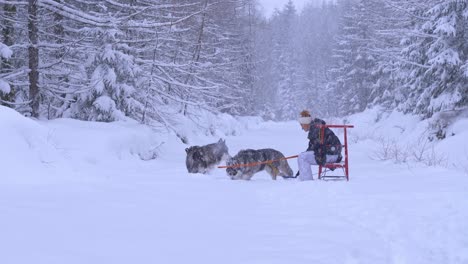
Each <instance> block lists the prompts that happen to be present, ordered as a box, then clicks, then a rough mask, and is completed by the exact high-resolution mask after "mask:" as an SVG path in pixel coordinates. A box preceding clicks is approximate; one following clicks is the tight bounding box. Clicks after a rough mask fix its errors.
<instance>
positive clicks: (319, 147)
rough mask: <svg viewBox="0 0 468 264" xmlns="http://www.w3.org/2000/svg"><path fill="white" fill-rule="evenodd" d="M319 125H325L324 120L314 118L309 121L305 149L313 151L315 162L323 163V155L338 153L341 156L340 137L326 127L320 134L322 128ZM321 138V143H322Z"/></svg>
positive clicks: (324, 159) (324, 158)
mask: <svg viewBox="0 0 468 264" xmlns="http://www.w3.org/2000/svg"><path fill="white" fill-rule="evenodd" d="M320 125H325V121H323V120H321V119H318V118H315V119H314V120H313V121H312V123H310V130H309V135H308V136H307V138H308V139H309V147H308V148H307V151H313V152H314V155H315V161H316V162H317V164H320V165H323V164H325V161H326V157H325V155H339V156H341V148H342V145H341V142H340V139H339V138H338V137H337V136H336V135H335V133H333V131H331V129H330V128H328V127H326V128H325V130H323V131H324V133H323V134H324V135H322V128H320V127H319V126H320ZM322 138H323V144H322Z"/></svg>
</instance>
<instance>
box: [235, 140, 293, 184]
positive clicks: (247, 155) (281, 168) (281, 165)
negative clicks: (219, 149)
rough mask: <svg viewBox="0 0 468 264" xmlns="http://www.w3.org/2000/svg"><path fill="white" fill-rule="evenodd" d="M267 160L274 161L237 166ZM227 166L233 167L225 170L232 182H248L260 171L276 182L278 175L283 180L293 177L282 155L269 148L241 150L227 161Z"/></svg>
mask: <svg viewBox="0 0 468 264" xmlns="http://www.w3.org/2000/svg"><path fill="white" fill-rule="evenodd" d="M269 160H274V162H272V163H267V164H259V165H253V166H239V165H246V164H250V165H251V164H254V163H258V162H264V161H269ZM227 166H233V167H228V168H227V169H226V172H227V174H228V176H229V177H230V178H231V179H232V180H250V178H252V176H253V175H254V174H255V173H257V172H260V171H262V170H265V171H266V172H267V173H268V174H270V176H271V178H272V179H273V180H276V177H277V176H278V175H279V176H282V177H284V178H289V177H291V176H293V171H292V169H291V167H289V164H288V161H287V160H286V159H284V155H283V154H282V153H281V152H279V151H278V150H274V149H269V148H268V149H258V150H255V149H244V150H241V151H239V153H237V155H235V156H234V157H232V158H229V159H228V160H227Z"/></svg>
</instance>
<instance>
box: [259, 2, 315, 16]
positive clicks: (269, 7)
mask: <svg viewBox="0 0 468 264" xmlns="http://www.w3.org/2000/svg"><path fill="white" fill-rule="evenodd" d="M321 1H322V0H293V3H294V5H295V6H296V8H297V10H298V11H300V10H302V8H303V7H304V6H305V4H306V3H312V2H321ZM258 2H259V3H260V5H261V6H262V7H263V8H262V10H263V12H264V13H265V15H266V16H267V17H269V16H270V15H271V14H272V13H273V10H275V8H278V9H282V8H283V7H284V6H285V5H286V3H287V2H288V0H259V1H258Z"/></svg>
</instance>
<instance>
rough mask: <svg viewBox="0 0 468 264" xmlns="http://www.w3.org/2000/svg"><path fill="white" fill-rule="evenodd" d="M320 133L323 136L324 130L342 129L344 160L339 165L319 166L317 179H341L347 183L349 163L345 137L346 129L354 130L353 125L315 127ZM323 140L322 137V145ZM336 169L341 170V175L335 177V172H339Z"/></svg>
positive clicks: (346, 137)
mask: <svg viewBox="0 0 468 264" xmlns="http://www.w3.org/2000/svg"><path fill="white" fill-rule="evenodd" d="M317 127H319V128H320V129H321V130H322V131H321V132H322V133H321V134H322V135H325V128H326V127H328V128H343V129H344V133H343V135H344V144H343V145H342V147H343V148H344V160H343V161H342V162H340V163H325V164H324V165H319V171H318V178H319V179H323V180H341V179H346V181H349V162H348V135H347V132H348V131H347V129H348V128H354V126H353V125H317ZM324 140H325V139H324V138H323V137H322V144H323V143H324ZM338 168H341V169H342V170H341V171H342V172H343V173H342V175H337V171H338V172H339V171H340V170H336V169H338Z"/></svg>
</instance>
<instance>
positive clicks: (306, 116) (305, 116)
mask: <svg viewBox="0 0 468 264" xmlns="http://www.w3.org/2000/svg"><path fill="white" fill-rule="evenodd" d="M298 120H299V123H300V124H302V125H309V124H310V123H312V116H310V113H309V111H307V110H304V111H302V112H301V116H300V117H299V119H298Z"/></svg>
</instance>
